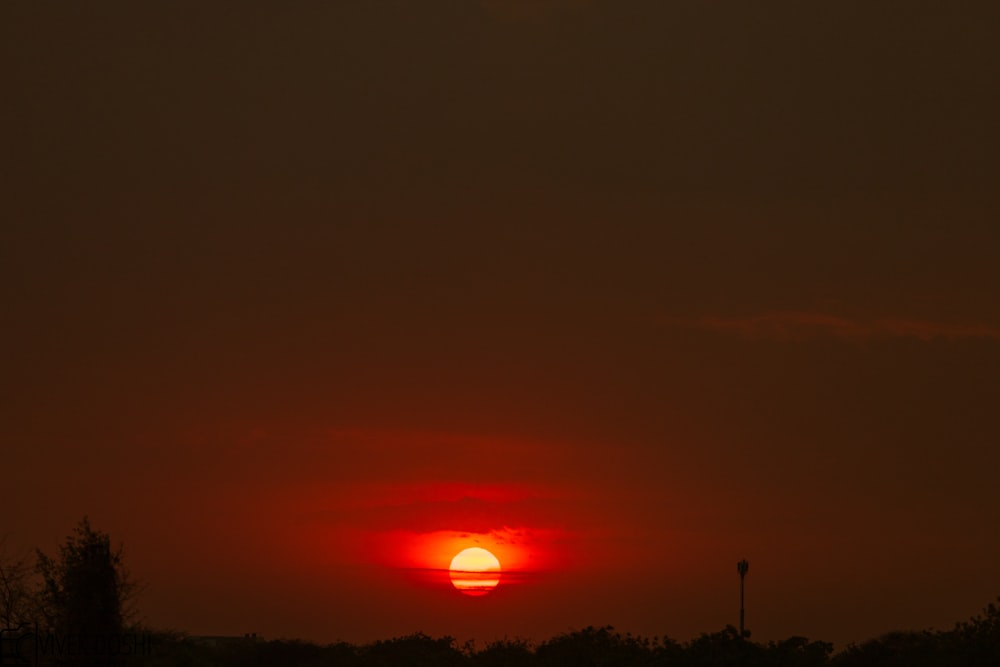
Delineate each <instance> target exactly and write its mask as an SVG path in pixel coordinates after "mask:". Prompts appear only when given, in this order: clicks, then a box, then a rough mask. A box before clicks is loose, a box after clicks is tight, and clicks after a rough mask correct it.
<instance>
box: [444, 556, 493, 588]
mask: <svg viewBox="0 0 1000 667" xmlns="http://www.w3.org/2000/svg"><path fill="white" fill-rule="evenodd" d="M448 569H449V573H450V575H451V583H452V585H453V586H454V587H455V588H456V589H458V590H459V591H461V592H462V593H465V594H466V595H486V594H487V593H489V592H490V591H492V590H493V589H494V588H496V587H497V584H499V583H500V561H499V560H497V557H496V556H494V555H493V554H492V553H490V552H489V551H487V550H486V549H483V548H480V547H469V548H468V549H463V550H462V551H460V552H458V553H457V554H455V557H454V558H452V559H451V566H450V567H449V568H448Z"/></svg>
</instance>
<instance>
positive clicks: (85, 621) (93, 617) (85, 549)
mask: <svg viewBox="0 0 1000 667" xmlns="http://www.w3.org/2000/svg"><path fill="white" fill-rule="evenodd" d="M36 553H37V556H38V562H37V565H36V568H37V571H38V573H39V574H40V575H41V577H42V590H41V592H40V595H39V606H40V609H41V615H42V622H43V624H44V625H45V626H46V629H48V630H51V631H55V632H59V633H64V634H73V635H78V636H82V637H98V636H105V637H107V636H111V635H118V634H121V632H122V630H123V627H124V625H125V623H126V622H127V621H130V620H131V616H132V615H133V614H134V612H133V609H132V607H131V602H132V597H133V594H134V592H135V590H136V587H135V584H134V583H133V582H132V580H131V579H130V578H129V575H128V572H127V571H126V570H125V567H124V564H123V548H122V547H119V548H118V549H116V550H112V548H111V539H110V538H109V536H108V534H107V533H102V532H99V531H95V530H94V529H93V528H91V527H90V521H89V520H88V519H87V517H84V518H83V520H81V521H80V524H79V525H78V526H77V527H76V529H75V531H74V532H73V534H72V535H70V536H69V537H67V538H66V542H65V544H63V545H62V546H60V547H59V557H58V559H52V558H49V557H48V556H47V555H45V554H44V553H42V551H41V550H36Z"/></svg>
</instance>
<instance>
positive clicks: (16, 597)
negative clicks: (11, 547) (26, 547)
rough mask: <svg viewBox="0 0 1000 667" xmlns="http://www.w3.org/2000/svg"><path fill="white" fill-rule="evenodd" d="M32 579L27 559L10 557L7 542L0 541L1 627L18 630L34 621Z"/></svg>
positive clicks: (4, 539) (4, 540)
mask: <svg viewBox="0 0 1000 667" xmlns="http://www.w3.org/2000/svg"><path fill="white" fill-rule="evenodd" d="M30 577H31V568H30V567H29V566H28V560H27V558H25V557H24V556H11V555H8V553H7V540H6V538H2V539H0V627H2V628H16V627H17V626H19V625H20V624H21V623H30V622H31V621H32V620H34V598H33V595H32V591H31V586H30V583H29V580H30Z"/></svg>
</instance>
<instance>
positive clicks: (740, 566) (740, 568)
mask: <svg viewBox="0 0 1000 667" xmlns="http://www.w3.org/2000/svg"><path fill="white" fill-rule="evenodd" d="M749 570H750V563H748V562H747V561H746V559H743V560H741V561H740V562H739V563H737V564H736V571H737V572H739V573H740V576H741V577H745V576H746V573H747V571H749Z"/></svg>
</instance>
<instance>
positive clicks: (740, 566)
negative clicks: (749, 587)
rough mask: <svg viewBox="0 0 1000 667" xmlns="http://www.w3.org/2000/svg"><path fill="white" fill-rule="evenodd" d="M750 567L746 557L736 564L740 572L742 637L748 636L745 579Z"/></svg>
mask: <svg viewBox="0 0 1000 667" xmlns="http://www.w3.org/2000/svg"><path fill="white" fill-rule="evenodd" d="M749 569H750V563H748V562H747V561H746V559H745V558H744V559H743V560H741V561H740V562H739V563H737V564H736V571H737V572H739V573H740V637H746V636H747V635H746V630H745V629H744V627H743V615H744V614H743V579H744V577H746V576H747V570H749Z"/></svg>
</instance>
